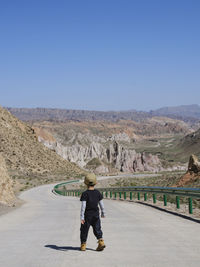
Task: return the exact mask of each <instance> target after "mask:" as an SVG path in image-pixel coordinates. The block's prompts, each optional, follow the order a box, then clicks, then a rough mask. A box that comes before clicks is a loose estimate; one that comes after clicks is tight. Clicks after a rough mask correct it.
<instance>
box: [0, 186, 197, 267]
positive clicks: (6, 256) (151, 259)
mask: <svg viewBox="0 0 200 267" xmlns="http://www.w3.org/2000/svg"><path fill="white" fill-rule="evenodd" d="M52 187H53V186H52V185H45V186H41V187H38V188H33V189H31V190H29V191H26V192H23V193H22V194H21V198H22V199H24V200H25V201H26V203H25V204H24V205H23V206H22V207H20V208H19V209H16V210H14V211H13V212H10V213H8V214H5V215H2V216H1V217H0V266H2V267H11V266H12V267H18V266H19V267H32V266H34V267H47V266H48V267H67V266H89V267H90V266H95V267H98V266H101V267H104V266H109V267H112V266H120V267H126V266H131V267H132V266H135V267H140V266H142V267H143V266H144V267H145V266H156V267H161V266H162V267H163V266H168V267H173V266H175V267H179V266H181V267H183V266H187V267H190V266H200V224H198V223H196V222H192V221H189V220H186V219H183V218H180V217H177V216H174V215H171V214H167V213H164V212H161V211H159V210H156V209H153V208H150V207H147V206H143V205H140V204H137V203H130V202H125V201H114V200H105V207H106V212H107V217H106V218H105V219H102V228H103V232H104V238H105V243H106V245H107V247H106V249H105V250H104V251H103V252H96V251H95V248H96V246H97V243H96V240H95V238H94V236H93V233H92V231H91V230H92V229H91V230H90V234H89V238H88V243H87V247H88V250H87V251H86V252H81V251H79V228H80V219H79V210H80V201H79V200H78V198H75V197H74V198H73V197H62V196H57V195H54V194H53V193H52V192H51V189H52Z"/></svg>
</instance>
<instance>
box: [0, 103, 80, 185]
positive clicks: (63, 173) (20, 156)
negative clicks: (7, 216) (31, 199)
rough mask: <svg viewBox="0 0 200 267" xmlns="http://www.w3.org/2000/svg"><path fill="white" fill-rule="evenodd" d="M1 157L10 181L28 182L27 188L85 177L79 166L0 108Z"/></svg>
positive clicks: (30, 128)
mask: <svg viewBox="0 0 200 267" xmlns="http://www.w3.org/2000/svg"><path fill="white" fill-rule="evenodd" d="M0 153H1V155H2V157H3V158H4V160H5V163H6V167H7V169H8V172H9V174H10V175H11V177H12V178H14V179H15V178H17V179H18V180H19V181H20V182H21V181H23V182H24V181H25V182H24V183H25V184H26V186H27V187H29V185H32V186H34V185H37V184H38V182H39V183H44V182H51V181H54V180H63V179H66V178H70V177H79V176H81V175H82V174H83V170H81V169H80V168H79V167H78V166H76V165H75V164H73V163H70V162H68V161H67V160H64V159H63V158H62V157H60V156H59V155H58V154H57V153H56V152H55V151H53V150H50V149H48V148H47V147H45V146H44V145H43V144H42V143H41V142H39V141H38V138H37V136H36V134H35V131H34V129H33V128H32V127H30V126H29V125H27V124H25V123H23V122H21V121H20V120H19V119H17V118H16V117H14V116H13V115H11V113H10V112H9V111H8V110H6V109H3V108H1V107H0ZM24 179H25V180H24Z"/></svg>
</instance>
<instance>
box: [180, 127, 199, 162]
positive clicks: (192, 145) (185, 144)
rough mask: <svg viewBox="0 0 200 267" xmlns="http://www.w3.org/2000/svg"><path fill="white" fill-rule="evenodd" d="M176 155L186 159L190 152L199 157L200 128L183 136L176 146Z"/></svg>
mask: <svg viewBox="0 0 200 267" xmlns="http://www.w3.org/2000/svg"><path fill="white" fill-rule="evenodd" d="M176 151H177V153H176V154H177V156H178V157H180V158H182V160H188V158H189V156H190V155H191V154H196V155H197V156H198V157H200V129H199V130H197V131H196V132H193V133H191V134H188V135H186V136H185V137H183V138H182V139H181V140H180V142H179V143H178V145H177V146H176Z"/></svg>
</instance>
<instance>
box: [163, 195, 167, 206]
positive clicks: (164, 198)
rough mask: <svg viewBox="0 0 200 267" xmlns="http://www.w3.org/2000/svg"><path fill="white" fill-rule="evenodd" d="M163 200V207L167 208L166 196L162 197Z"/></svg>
mask: <svg viewBox="0 0 200 267" xmlns="http://www.w3.org/2000/svg"><path fill="white" fill-rule="evenodd" d="M163 200H164V206H167V196H166V195H163Z"/></svg>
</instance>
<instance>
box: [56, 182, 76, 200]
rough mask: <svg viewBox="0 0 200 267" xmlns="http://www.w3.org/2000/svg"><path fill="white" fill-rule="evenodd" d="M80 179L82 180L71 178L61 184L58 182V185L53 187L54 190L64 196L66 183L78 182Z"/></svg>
mask: <svg viewBox="0 0 200 267" xmlns="http://www.w3.org/2000/svg"><path fill="white" fill-rule="evenodd" d="M79 181H80V180H70V181H68V182H64V183H61V184H57V185H55V186H54V188H53V192H55V193H57V194H59V195H63V196H65V190H66V188H65V185H67V184H72V183H77V182H79Z"/></svg>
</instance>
